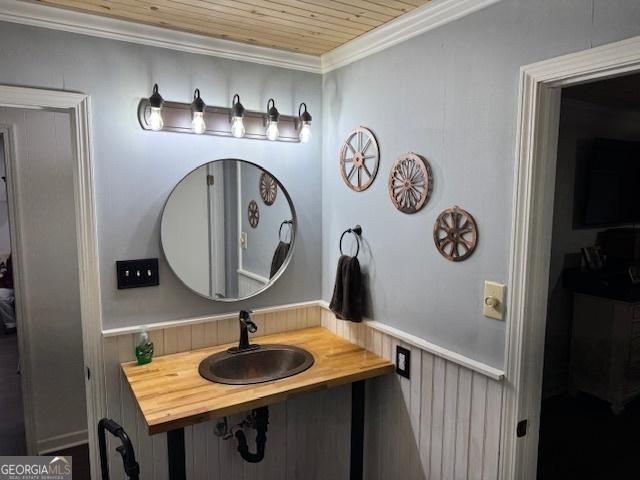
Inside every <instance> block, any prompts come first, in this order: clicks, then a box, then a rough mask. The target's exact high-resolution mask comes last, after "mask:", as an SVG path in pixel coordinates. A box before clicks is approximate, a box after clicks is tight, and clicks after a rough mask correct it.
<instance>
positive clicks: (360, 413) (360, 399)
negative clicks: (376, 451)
mask: <svg viewBox="0 0 640 480" xmlns="http://www.w3.org/2000/svg"><path fill="white" fill-rule="evenodd" d="M364 385H365V384H364V380H360V381H358V382H353V383H352V384H351V467H350V472H349V478H350V480H362V473H363V472H362V470H363V463H364Z"/></svg>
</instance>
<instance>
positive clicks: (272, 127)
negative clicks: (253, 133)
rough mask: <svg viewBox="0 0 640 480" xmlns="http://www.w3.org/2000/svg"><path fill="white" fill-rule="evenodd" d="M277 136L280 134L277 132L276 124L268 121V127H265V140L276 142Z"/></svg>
mask: <svg viewBox="0 0 640 480" xmlns="http://www.w3.org/2000/svg"><path fill="white" fill-rule="evenodd" d="M278 135H280V132H279V131H278V122H274V121H272V120H270V121H269V126H268V127H267V138H268V139H269V140H271V141H273V140H277V139H278Z"/></svg>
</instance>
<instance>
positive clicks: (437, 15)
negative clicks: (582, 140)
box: [321, 0, 500, 73]
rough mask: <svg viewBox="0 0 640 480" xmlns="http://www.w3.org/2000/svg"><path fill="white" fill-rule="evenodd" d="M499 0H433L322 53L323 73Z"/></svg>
mask: <svg viewBox="0 0 640 480" xmlns="http://www.w3.org/2000/svg"><path fill="white" fill-rule="evenodd" d="M499 1H500V0H432V1H431V2H429V3H427V4H426V5H423V6H422V7H418V8H416V9H415V10H412V11H410V12H409V13H405V14H404V15H402V16H400V17H398V18H396V19H394V20H392V21H390V22H387V23H385V24H383V25H381V26H379V27H377V28H375V29H373V30H371V31H369V32H367V33H364V34H362V35H360V36H359V37H357V38H355V39H353V40H351V41H350V42H347V43H345V44H344V45H341V46H339V47H337V48H335V49H333V50H331V51H330V52H327V53H325V54H323V55H322V57H321V58H322V73H327V72H330V71H332V70H335V69H337V68H340V67H344V66H345V65H348V64H350V63H353V62H355V61H357V60H360V59H362V58H364V57H368V56H369V55H372V54H374V53H377V52H380V51H382V50H384V49H386V48H389V47H392V46H394V45H397V44H398V43H402V42H404V41H406V40H409V39H410V38H413V37H415V36H417V35H420V34H422V33H424V32H427V31H429V30H433V29H434V28H437V27H440V26H442V25H444V24H446V23H449V22H453V21H454V20H457V19H459V18H461V17H464V16H466V15H469V14H471V13H473V12H477V11H478V10H480V9H483V8H485V7H488V6H489V5H493V4H494V3H497V2H499Z"/></svg>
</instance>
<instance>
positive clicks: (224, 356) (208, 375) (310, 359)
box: [198, 343, 315, 385]
mask: <svg viewBox="0 0 640 480" xmlns="http://www.w3.org/2000/svg"><path fill="white" fill-rule="evenodd" d="M252 346H256V345H255V344H254V345H252ZM257 347H258V348H255V349H252V350H247V351H244V352H238V353H230V352H229V351H228V350H224V351H222V352H218V353H214V354H212V355H209V356H208V357H206V358H204V359H203V360H202V361H201V362H200V364H199V365H198V373H199V374H200V376H201V377H202V378H204V379H205V380H208V381H210V382H215V383H222V384H226V385H252V384H255V383H265V382H272V381H277V380H282V379H284V378H288V377H292V376H294V375H298V374H299V373H302V372H304V371H305V370H308V369H309V368H311V367H312V366H313V364H314V363H315V358H314V356H313V354H312V353H311V352H309V351H308V350H305V349H304V348H300V347H296V346H295V345H283V344H275V343H271V344H266V345H257ZM282 350H288V351H293V352H297V353H300V354H301V355H302V356H303V357H304V361H303V362H302V363H301V364H300V365H298V366H297V367H295V368H292V369H290V370H287V371H285V372H282V373H279V374H277V375H276V376H275V377H274V376H273V375H265V376H261V377H253V378H250V379H245V378H243V379H240V378H230V377H221V376H219V375H215V374H214V373H213V372H212V371H211V369H210V368H208V367H209V365H211V364H212V363H219V362H224V361H225V360H229V359H232V358H239V357H243V356H248V355H252V354H256V353H259V352H264V351H282Z"/></svg>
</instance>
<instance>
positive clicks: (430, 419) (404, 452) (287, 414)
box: [103, 302, 502, 480]
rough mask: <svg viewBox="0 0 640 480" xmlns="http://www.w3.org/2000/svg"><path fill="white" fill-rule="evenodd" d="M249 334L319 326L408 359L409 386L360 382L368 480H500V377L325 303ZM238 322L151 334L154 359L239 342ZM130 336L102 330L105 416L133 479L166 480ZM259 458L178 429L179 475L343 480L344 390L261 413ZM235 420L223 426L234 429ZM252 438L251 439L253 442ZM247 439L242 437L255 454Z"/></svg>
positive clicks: (265, 313)
mask: <svg viewBox="0 0 640 480" xmlns="http://www.w3.org/2000/svg"><path fill="white" fill-rule="evenodd" d="M253 319H254V321H255V323H256V325H258V332H257V333H256V334H255V335H252V336H261V335H267V334H271V333H277V332H283V331H287V330H296V329H300V328H306V327H312V326H318V325H322V326H323V327H325V328H327V329H328V330H330V331H331V332H333V333H335V334H336V335H339V336H341V337H343V338H345V339H348V340H350V341H351V342H353V343H355V344H358V345H360V346H362V347H366V348H367V349H369V350H371V351H373V352H375V353H377V354H379V355H381V356H383V357H385V358H387V359H390V360H393V356H394V352H395V347H396V345H402V346H404V347H405V348H407V349H409V350H410V351H411V380H409V379H405V378H403V377H400V376H398V375H395V374H394V375H388V376H385V377H380V378H376V379H373V380H369V381H367V388H366V407H365V418H366V425H365V478H366V479H367V480H386V479H389V478H408V479H412V480H414V479H430V480H440V479H447V480H448V479H469V480H472V479H473V480H475V479H483V480H493V479H496V478H498V456H499V453H498V446H499V440H500V415H501V411H502V381H501V378H502V372H500V371H498V370H495V369H492V368H491V367H488V366H486V365H483V364H480V363H476V362H474V361H473V360H471V359H467V358H466V357H462V356H460V357H457V356H456V354H455V353H453V352H449V351H447V350H444V349H441V350H442V351H440V349H439V347H437V346H430V345H427V346H423V345H422V343H425V344H426V342H424V341H423V340H420V339H412V338H411V337H410V336H409V335H407V334H404V333H403V332H400V331H396V330H394V329H393V328H391V327H388V326H385V325H383V324H380V323H378V322H363V323H360V324H356V323H351V322H345V321H342V320H337V319H336V317H335V316H334V315H333V313H331V312H330V311H329V310H328V309H327V308H326V305H325V304H324V302H307V303H303V304H298V305H290V306H284V307H274V308H270V309H265V310H262V311H258V312H256V313H255V314H254V316H253ZM237 322H238V320H237V318H236V315H226V316H225V315H221V316H217V317H210V319H209V320H207V319H197V320H193V321H189V322H188V323H186V324H184V323H183V324H181V325H179V326H175V325H174V324H158V325H154V326H150V331H149V335H150V337H151V340H152V341H153V342H154V345H155V350H156V355H164V354H170V353H177V352H182V351H189V350H194V349H198V348H205V347H209V346H214V345H220V344H225V343H231V342H236V341H237V338H238V334H239V330H238V323H237ZM134 331H135V329H119V330H112V331H108V332H105V338H104V343H103V348H104V361H105V372H106V379H105V381H106V389H105V391H106V392H107V393H106V395H107V402H106V403H107V416H108V417H110V418H112V419H114V420H115V421H117V422H118V423H120V424H122V426H123V427H124V429H125V430H126V431H127V433H129V435H130V436H131V439H132V441H133V444H134V448H135V450H136V454H137V457H138V462H139V463H140V468H141V475H140V478H141V479H143V480H145V479H149V480H151V479H153V480H163V479H168V473H167V446H166V434H157V435H153V436H150V435H148V434H147V433H146V425H145V423H144V419H143V418H142V416H141V414H140V413H139V411H138V408H137V406H136V404H135V400H134V399H133V396H132V394H131V392H130V389H129V386H128V385H127V383H126V381H125V380H124V377H123V375H122V372H121V369H120V363H122V362H126V361H131V360H133V359H134V353H133V352H134V343H135V333H134ZM269 413H270V418H269V422H270V423H269V431H268V434H267V451H266V456H265V459H264V460H263V461H262V462H261V463H259V464H249V463H247V462H245V461H244V460H242V459H241V458H240V455H239V454H238V453H237V451H236V444H235V441H233V440H221V439H220V438H218V437H217V436H215V435H214V433H213V432H214V425H215V422H206V423H201V424H197V425H194V426H192V427H187V428H185V448H186V458H187V462H186V466H187V478H188V479H189V480H202V479H216V480H222V479H225V480H226V479H232V480H235V479H241V480H245V479H246V480H249V479H251V480H253V479H265V480H271V479H278V480H282V479H286V480H296V479H300V478H309V479H317V480H322V479H328V478H335V479H343V478H348V476H349V438H350V428H351V388H350V387H349V386H343V387H339V388H335V389H331V390H325V391H319V392H314V393H310V394H304V395H301V396H298V397H296V398H294V399H292V400H288V401H286V402H283V403H280V404H276V405H272V406H270V407H269ZM242 417H243V415H235V416H233V417H231V418H230V419H229V422H230V424H234V423H237V422H238V421H240V420H241V419H242ZM250 437H252V436H251V435H250ZM253 441H254V440H253V438H250V442H251V445H253ZM116 446H117V443H116V442H114V441H113V439H109V452H110V453H109V464H110V471H111V472H112V475H111V478H113V479H117V480H124V478H125V477H124V474H123V472H122V462H121V459H120V456H119V454H118V453H117V452H116V451H115V447H116Z"/></svg>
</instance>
